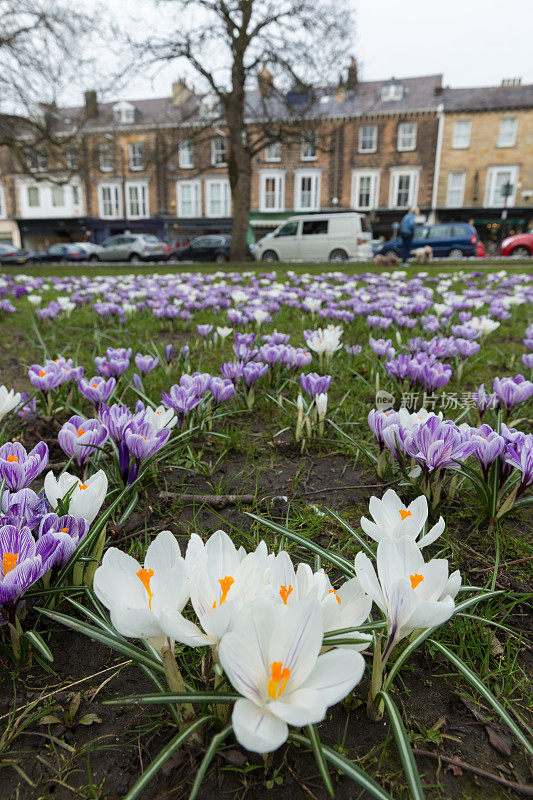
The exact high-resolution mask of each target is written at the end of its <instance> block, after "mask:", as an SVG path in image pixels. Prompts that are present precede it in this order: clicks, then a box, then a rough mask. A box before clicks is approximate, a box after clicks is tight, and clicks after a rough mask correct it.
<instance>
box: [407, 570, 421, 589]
mask: <svg viewBox="0 0 533 800" xmlns="http://www.w3.org/2000/svg"><path fill="white" fill-rule="evenodd" d="M409 578H410V580H411V588H412V589H416V587H417V586H418V584H419V583H422V581H423V580H424V576H423V575H419V574H418V573H417V572H415V574H414V575H409Z"/></svg>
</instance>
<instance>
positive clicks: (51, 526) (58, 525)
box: [37, 513, 89, 565]
mask: <svg viewBox="0 0 533 800" xmlns="http://www.w3.org/2000/svg"><path fill="white" fill-rule="evenodd" d="M88 531H89V523H88V522H87V520H86V519H84V518H83V517H80V518H78V517H72V516H71V515H70V514H65V515H64V516H63V517H58V516H57V514H52V513H50V514H46V515H45V516H44V517H43V518H42V519H41V522H40V524H39V531H38V533H37V537H38V540H39V539H41V538H42V537H43V536H52V537H53V538H54V540H57V541H58V542H59V543H60V547H58V550H57V561H56V563H57V564H59V565H63V564H66V563H67V561H68V560H69V558H70V557H71V556H72V554H73V553H74V551H75V549H76V547H77V546H78V545H79V543H80V542H81V540H82V539H84V538H85V536H86V535H87V533H88Z"/></svg>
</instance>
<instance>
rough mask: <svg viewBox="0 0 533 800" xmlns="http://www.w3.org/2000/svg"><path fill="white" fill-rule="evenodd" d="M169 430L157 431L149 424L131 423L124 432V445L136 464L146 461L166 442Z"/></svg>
mask: <svg viewBox="0 0 533 800" xmlns="http://www.w3.org/2000/svg"><path fill="white" fill-rule="evenodd" d="M169 436H170V429H169V428H162V429H161V430H159V431H157V430H156V429H155V428H154V426H153V425H150V423H149V422H131V423H130V424H129V425H128V427H127V428H126V429H125V431H124V443H125V445H126V447H127V448H128V450H129V452H130V453H131V455H132V456H133V458H135V459H136V461H137V462H140V463H141V462H143V461H146V460H147V459H148V458H150V456H153V455H154V453H157V451H158V450H160V449H161V448H162V447H163V446H164V445H165V444H166V443H167V441H168V439H169Z"/></svg>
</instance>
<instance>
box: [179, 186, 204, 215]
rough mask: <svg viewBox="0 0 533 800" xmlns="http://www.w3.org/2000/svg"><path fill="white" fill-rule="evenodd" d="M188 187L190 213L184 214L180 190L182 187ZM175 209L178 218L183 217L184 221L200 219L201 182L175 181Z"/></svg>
mask: <svg viewBox="0 0 533 800" xmlns="http://www.w3.org/2000/svg"><path fill="white" fill-rule="evenodd" d="M185 186H187V187H190V189H191V204H192V209H191V211H192V213H190V214H189V213H185V212H184V210H183V203H184V201H183V196H182V189H183V187H185ZM176 208H177V212H178V217H183V218H185V219H187V218H189V219H191V218H192V217H201V216H202V182H201V181H199V180H195V181H176Z"/></svg>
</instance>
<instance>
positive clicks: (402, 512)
mask: <svg viewBox="0 0 533 800" xmlns="http://www.w3.org/2000/svg"><path fill="white" fill-rule="evenodd" d="M398 513H399V515H400V517H401V518H402V522H404V521H405V520H406V519H407V517H412V516H413V515H412V513H411V512H410V511H407V509H405V508H400V510H399V512H398Z"/></svg>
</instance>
